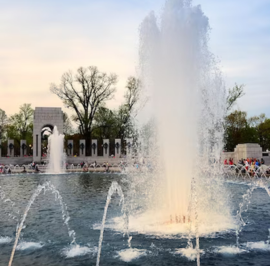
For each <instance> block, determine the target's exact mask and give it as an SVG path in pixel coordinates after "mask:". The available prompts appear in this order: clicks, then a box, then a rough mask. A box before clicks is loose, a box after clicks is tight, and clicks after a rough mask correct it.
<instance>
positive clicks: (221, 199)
mask: <svg viewBox="0 0 270 266" xmlns="http://www.w3.org/2000/svg"><path fill="white" fill-rule="evenodd" d="M208 31H209V24H208V18H207V17H206V16H205V15H204V13H203V12H202V10H201V8H200V6H193V5H192V1H190V0H168V1H166V3H165V7H164V9H163V11H162V13H161V15H160V20H159V21H158V19H157V17H156V16H155V14H154V13H153V12H151V13H150V14H149V15H148V16H147V17H146V18H145V19H144V21H143V22H142V24H141V27H140V51H139V55H140V70H141V72H140V75H141V80H142V86H143V90H144V94H145V95H146V96H147V98H148V99H150V100H148V103H147V105H146V107H145V110H143V111H142V117H143V120H144V121H145V119H146V117H149V119H152V120H154V121H155V123H154V124H155V125H154V128H155V130H154V131H155V132H156V135H155V144H153V143H152V146H153V145H155V146H156V148H154V149H153V147H152V152H151V151H150V154H149V155H145V154H143V155H142V156H143V157H148V160H150V161H151V162H152V163H153V164H155V165H158V166H160V167H158V168H157V167H156V170H157V171H154V172H153V173H152V174H149V173H145V176H144V177H140V180H139V182H141V186H140V189H141V190H142V193H145V194H147V197H145V200H144V202H140V204H141V205H144V207H143V208H144V210H141V213H140V217H141V216H145V217H144V218H142V219H141V220H142V221H143V222H144V223H145V219H147V218H146V217H147V216H148V219H149V221H148V223H149V224H151V223H152V219H153V217H154V219H155V220H156V221H159V222H160V224H164V230H165V231H166V230H167V229H166V228H171V229H172V228H173V226H172V225H171V224H175V228H174V229H175V230H176V231H181V232H184V231H187V230H188V229H187V228H188V226H185V224H186V225H187V224H188V223H189V222H192V223H193V226H192V228H193V231H194V233H195V231H197V232H199V231H208V230H209V232H210V231H212V230H214V231H215V230H225V229H228V228H232V227H233V226H234V225H233V219H232V217H231V214H230V206H229V203H228V197H227V192H226V190H225V189H224V186H223V181H222V180H221V179H220V171H221V165H220V163H219V162H220V154H221V152H222V148H223V119H224V117H225V112H226V101H225V99H226V97H225V87H224V84H223V80H222V76H221V74H220V71H219V70H218V68H217V64H216V62H215V60H214V56H213V55H212V54H211V52H210V51H209V48H208ZM139 120H140V119H139ZM142 139H143V137H142ZM129 178H130V179H131V180H132V182H133V183H134V184H136V183H137V182H138V177H137V175H136V174H135V176H134V175H133V174H132V173H131V174H130V177H129ZM192 179H194V180H195V183H196V188H194V190H196V194H197V199H195V198H194V197H193V198H191V186H192V185H191V183H192ZM131 186H132V185H131ZM194 195H195V194H194ZM130 196H131V197H132V198H138V191H137V189H136V188H135V191H134V193H133V195H130ZM213 198H215V200H213ZM196 200H197V203H196ZM133 201H136V200H133ZM194 204H195V205H197V207H196V208H195V207H194V206H191V205H194ZM134 209H135V210H136V212H137V207H136V206H135V208H134ZM190 210H192V212H190ZM136 214H138V212H137V213H136ZM135 216H136V215H134V217H135ZM196 216H198V219H197V218H196ZM137 217H138V215H137ZM135 219H136V218H135ZM139 220H140V218H138V220H137V221H136V223H137V224H138V227H140V226H142V224H141V223H140V221H139ZM196 220H197V221H198V223H199V225H198V224H195V223H196ZM134 222H135V221H134ZM198 226H199V227H200V228H198ZM158 227H160V226H159V225H158ZM176 228H178V229H176ZM196 228H197V229H196ZM152 229H153V230H154V231H155V230H156V229H155V228H154V227H153V228H152ZM174 229H173V230H174ZM159 230H160V229H159Z"/></svg>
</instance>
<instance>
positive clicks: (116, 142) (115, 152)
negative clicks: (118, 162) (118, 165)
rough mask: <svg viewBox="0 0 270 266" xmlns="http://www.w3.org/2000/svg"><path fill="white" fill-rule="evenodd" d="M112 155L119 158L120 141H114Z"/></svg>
mask: <svg viewBox="0 0 270 266" xmlns="http://www.w3.org/2000/svg"><path fill="white" fill-rule="evenodd" d="M114 155H115V158H119V157H120V155H121V139H115V144H114Z"/></svg>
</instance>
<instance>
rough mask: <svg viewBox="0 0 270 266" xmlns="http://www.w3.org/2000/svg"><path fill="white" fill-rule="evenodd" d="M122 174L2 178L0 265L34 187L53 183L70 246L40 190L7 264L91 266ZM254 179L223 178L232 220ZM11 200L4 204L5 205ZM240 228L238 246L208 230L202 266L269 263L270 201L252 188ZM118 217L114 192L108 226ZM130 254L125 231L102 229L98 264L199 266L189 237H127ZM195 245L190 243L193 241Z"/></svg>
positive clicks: (53, 205) (55, 206)
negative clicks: (64, 212) (110, 193)
mask: <svg viewBox="0 0 270 266" xmlns="http://www.w3.org/2000/svg"><path fill="white" fill-rule="evenodd" d="M124 179H125V178H124V176H123V175H121V174H104V173H100V174H94V173H72V174H62V175H45V174H44V175H43V174H27V175H5V176H1V177H0V187H1V188H0V191H2V192H4V193H5V195H4V196H3V194H1V197H2V200H1V201H0V204H1V205H0V206H1V207H0V209H1V215H0V265H8V262H9V257H10V253H11V250H12V247H13V243H14V240H15V231H16V226H17V224H18V222H19V221H20V219H21V216H22V214H23V212H24V209H25V207H26V205H27V203H28V201H29V199H30V198H31V196H32V194H33V193H34V191H35V189H36V188H37V186H38V185H39V184H44V183H45V182H46V181H49V182H51V183H52V184H53V185H54V186H55V187H56V189H57V190H58V191H59V192H60V194H61V196H62V198H63V201H64V202H65V204H66V206H67V210H68V212H69V216H70V220H69V221H68V224H69V227H70V229H71V230H74V231H75V234H76V244H74V245H70V243H71V241H72V238H71V237H70V236H69V235H68V229H67V227H66V226H65V225H64V223H63V219H62V212H61V208H60V205H59V202H58V201H57V200H56V199H55V195H53V194H51V193H50V192H49V191H47V192H46V193H45V194H44V193H43V192H42V193H41V194H40V195H39V196H38V197H37V198H36V200H35V202H34V203H33V205H32V207H31V209H30V211H29V213H28V216H27V218H26V221H25V224H24V225H25V228H24V229H23V230H22V234H21V237H20V240H19V244H18V246H17V250H16V253H15V256H14V260H13V264H12V265H18V266H24V265H25V266H26V265H27V266H31V265H39V266H42V265H57V266H61V265H65V266H69V265H70V266H75V265H80V266H82V265H95V263H96V256H97V247H98V241H99V234H100V231H99V228H100V224H101V221H102V217H103V211H104V206H105V202H106V198H107V192H108V190H109V188H110V185H111V183H112V182H113V181H116V182H118V183H119V184H120V185H121V186H122V189H123V191H124V193H125V192H126V191H127V183H126V182H123V180H124ZM252 182H253V181H251V180H248V181H245V180H227V181H226V182H225V183H224V185H225V186H226V187H227V189H228V191H229V192H230V194H231V205H232V215H236V211H237V210H238V209H239V203H240V202H241V201H242V200H243V199H242V196H243V195H244V194H245V193H246V192H247V190H248V189H249V188H250V184H251V183H252ZM7 199H9V200H7ZM242 216H243V218H244V220H245V222H246V226H244V227H243V229H242V231H241V232H240V235H239V243H240V246H239V247H238V248H236V246H235V243H236V236H235V230H227V231H224V232H213V233H211V234H210V235H206V236H203V237H201V238H200V248H201V259H200V263H201V265H207V266H210V265H219V266H221V265H234V266H236V265H256V266H258V265H270V245H268V242H267V240H268V236H269V231H268V229H269V228H270V198H269V196H268V194H267V193H266V191H265V189H262V188H258V189H255V190H254V192H253V195H252V198H251V202H250V204H249V208H248V210H247V212H245V213H243V215H242ZM115 217H121V207H120V206H119V198H118V197H117V196H116V195H114V196H113V197H112V201H111V204H110V206H109V209H108V216H107V221H108V223H111V222H112V221H113V218H115ZM130 235H131V236H132V241H131V244H132V249H130V248H129V247H128V242H127V237H123V231H121V232H120V231H117V230H115V229H112V228H111V227H105V232H104V239H103V245H102V252H101V259H100V265H162V266H165V265H197V262H196V256H195V254H194V251H192V250H186V249H185V248H186V246H187V239H186V238H185V237H183V236H182V235H181V234H172V235H164V236H162V235H158V236H157V235H151V234H142V233H141V232H131V233H130ZM193 243H194V240H193Z"/></svg>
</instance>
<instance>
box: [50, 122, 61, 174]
mask: <svg viewBox="0 0 270 266" xmlns="http://www.w3.org/2000/svg"><path fill="white" fill-rule="evenodd" d="M48 158H49V164H48V168H47V170H46V172H47V173H50V174H59V173H64V172H65V170H64V165H65V158H66V155H65V153H64V135H63V134H59V132H58V129H57V126H54V128H53V131H52V132H51V134H50V136H49V139H48Z"/></svg>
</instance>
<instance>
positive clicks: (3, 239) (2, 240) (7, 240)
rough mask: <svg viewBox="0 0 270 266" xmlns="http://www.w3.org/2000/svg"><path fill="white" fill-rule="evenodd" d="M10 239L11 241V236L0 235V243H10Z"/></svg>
mask: <svg viewBox="0 0 270 266" xmlns="http://www.w3.org/2000/svg"><path fill="white" fill-rule="evenodd" d="M11 241H12V238H11V237H8V236H0V245H2V244H7V243H10V242H11Z"/></svg>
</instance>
